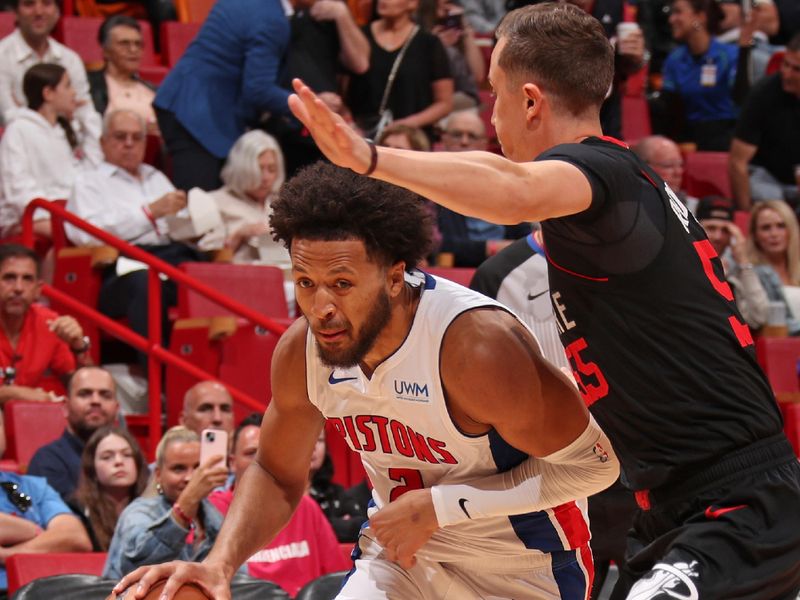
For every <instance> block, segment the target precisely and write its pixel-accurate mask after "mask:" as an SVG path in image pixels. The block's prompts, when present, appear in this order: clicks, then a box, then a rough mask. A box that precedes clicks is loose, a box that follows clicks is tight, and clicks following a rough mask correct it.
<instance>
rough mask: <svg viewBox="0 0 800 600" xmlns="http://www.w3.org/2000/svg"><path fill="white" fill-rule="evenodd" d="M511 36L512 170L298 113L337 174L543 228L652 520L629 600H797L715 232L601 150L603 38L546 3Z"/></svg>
mask: <svg viewBox="0 0 800 600" xmlns="http://www.w3.org/2000/svg"><path fill="white" fill-rule="evenodd" d="M497 36H498V43H497V45H496V46H495V50H494V53H493V55H492V61H491V66H490V71H489V72H490V75H489V78H490V81H491V83H492V86H493V88H494V91H495V93H496V94H497V99H496V102H495V107H494V115H493V118H494V124H495V128H496V130H497V135H498V138H499V140H500V143H501V146H502V147H503V152H504V154H505V155H506V156H507V157H508V158H509V159H511V160H506V159H504V158H502V157H499V156H496V155H490V154H485V153H478V152H476V153H457V154H453V153H446V152H437V153H413V152H408V151H402V150H394V149H389V148H381V149H379V150H378V149H376V148H374V146H371V145H370V144H369V143H368V142H365V141H364V140H362V139H360V138H358V137H357V136H356V135H355V134H353V133H352V132H351V131H350V130H349V129H348V128H347V125H346V124H345V123H344V122H342V121H341V120H340V119H338V118H337V117H336V116H335V115H333V114H332V113H330V111H327V110H326V109H325V107H324V105H323V104H321V103H320V102H318V101H317V100H316V99H315V98H314V95H313V93H312V92H311V90H310V89H309V88H307V87H305V86H304V85H303V84H302V82H299V81H297V82H295V90H296V92H297V95H296V96H292V97H290V100H289V103H290V106H291V108H292V111H293V112H294V114H295V115H296V116H298V118H300V119H301V120H302V121H303V122H304V123H305V124H306V126H307V127H308V128H309V130H310V132H311V134H312V135H313V136H314V138H315V140H316V141H317V143H318V145H319V146H320V148H321V149H322V151H323V152H324V153H325V154H326V155H327V156H328V158H330V159H331V160H332V161H333V162H334V163H336V164H338V165H340V166H344V167H348V168H351V169H352V170H354V171H356V172H358V173H362V174H365V175H372V176H374V177H376V178H379V179H383V180H385V181H388V182H390V183H394V184H399V185H403V186H405V187H407V188H409V189H411V190H413V191H414V192H416V193H418V194H420V195H422V196H425V197H427V198H429V199H431V200H433V201H435V202H437V203H439V204H442V205H444V206H447V207H448V208H451V209H453V210H457V211H459V212H463V213H465V214H468V215H470V216H475V217H479V218H482V219H487V220H493V221H495V222H502V223H514V222H519V221H541V222H542V227H543V231H544V238H545V240H546V242H547V245H546V248H547V259H548V263H549V278H550V296H551V299H552V302H553V308H554V311H555V315H556V319H557V321H558V323H559V329H560V333H561V339H562V342H563V344H564V347H565V350H566V353H567V356H568V358H569V360H570V364H571V367H572V371H573V374H574V375H575V379H576V381H577V383H578V386H579V389H580V391H581V393H582V395H583V398H584V400H585V402H586V403H587V404H588V405H589V408H590V410H591V412H592V414H593V415H594V416H595V418H596V419H597V420H598V422H599V423H600V424H601V425H602V426H603V428H604V429H605V430H606V431H608V432H609V437H610V438H611V440H612V443H613V444H614V447H615V450H616V452H617V455H618V456H619V457H620V461H621V463H622V466H623V473H622V478H623V479H622V480H623V483H624V484H625V485H626V486H627V487H628V488H629V489H631V490H633V491H634V492H635V496H636V498H637V502H638V504H639V506H640V509H641V510H640V511H639V513H638V514H637V516H636V518H635V521H634V524H633V530H632V532H631V534H630V536H629V540H628V552H627V557H628V562H627V565H626V568H625V569H624V570H623V572H622V573H621V578H620V582H619V584H618V586H617V588H616V589H615V592H614V598H615V599H616V598H625V597H626V595H628V594H630V595H629V596H627V597H629V598H636V599H637V600H639V599H641V600H645V599H662V598H675V597H681V598H702V599H706V598H708V599H711V598H715V599H718V598H725V599H731V598H750V599H753V600H756V599H757V600H766V599H777V598H794V596H795V595H796V594H797V592H798V591H800V569H798V565H800V465H798V462H797V459H796V457H795V456H794V453H793V452H792V449H791V446H790V445H789V442H788V440H787V439H786V436H785V435H784V434H783V432H782V421H781V416H780V413H779V411H778V408H777V405H776V403H775V399H774V397H773V395H772V392H771V390H770V387H769V383H768V381H767V380H766V378H765V376H764V374H763V373H762V372H761V370H760V369H759V367H758V365H757V363H756V361H755V353H754V348H753V340H752V337H751V335H750V331H749V330H748V328H747V325H746V324H744V322H743V321H742V318H741V315H740V314H739V313H738V311H737V309H736V305H735V302H734V298H733V293H732V291H731V289H730V286H729V285H728V283H727V282H726V281H725V276H724V273H723V269H722V264H721V262H720V259H719V257H718V256H717V255H716V253H715V252H714V249H713V247H712V246H711V244H710V242H709V241H708V239H707V238H706V236H705V234H704V233H703V230H702V228H701V227H700V225H699V224H698V223H697V221H696V220H695V219H694V217H692V215H691V214H689V212H688V211H687V210H686V207H685V206H684V205H683V204H682V203H681V202H680V201H679V200H678V198H677V197H676V196H675V194H674V192H673V191H672V190H671V189H670V188H669V186H668V185H666V184H665V183H664V181H663V180H661V179H660V178H659V177H658V175H656V174H655V172H653V171H652V170H651V169H650V168H649V167H648V166H647V165H645V164H644V163H642V162H641V161H640V160H639V159H638V158H637V157H636V156H635V155H634V154H633V153H632V152H630V150H629V149H628V148H627V146H626V145H625V144H623V143H621V142H618V141H616V140H613V139H610V138H605V137H603V135H602V130H601V128H600V120H599V108H600V105H601V103H602V101H603V99H604V97H605V95H606V92H607V91H608V88H609V85H610V83H611V79H612V76H613V50H612V48H611V46H610V44H609V43H608V41H607V40H606V37H605V35H604V33H603V31H602V28H601V27H600V25H599V23H598V22H597V21H596V20H595V19H593V18H592V17H590V16H588V15H586V14H585V13H583V12H582V11H580V10H578V9H576V8H574V7H572V6H569V5H564V4H540V5H536V6H531V7H526V8H523V9H520V10H518V11H514V12H513V13H509V15H507V16H506V18H505V19H504V21H503V22H502V23H501V25H500V26H499V28H498V31H497ZM487 198H491V200H492V201H491V202H487V201H486V199H487ZM412 534H413V532H410V531H409V532H408V535H409V536H410V535H412Z"/></svg>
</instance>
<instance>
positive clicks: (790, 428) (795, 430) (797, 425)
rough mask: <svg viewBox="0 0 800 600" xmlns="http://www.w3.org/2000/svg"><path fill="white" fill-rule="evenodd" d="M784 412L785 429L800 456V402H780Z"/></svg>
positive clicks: (779, 404) (796, 453)
mask: <svg viewBox="0 0 800 600" xmlns="http://www.w3.org/2000/svg"><path fill="white" fill-rule="evenodd" d="M778 406H780V408H781V414H783V431H784V433H786V437H788V438H789V441H790V442H791V443H792V447H793V448H794V453H795V455H797V456H800V402H778Z"/></svg>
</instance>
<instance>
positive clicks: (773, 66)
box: [765, 50, 786, 75]
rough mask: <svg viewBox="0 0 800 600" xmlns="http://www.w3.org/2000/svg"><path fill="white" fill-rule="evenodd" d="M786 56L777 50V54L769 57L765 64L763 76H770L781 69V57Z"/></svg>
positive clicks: (782, 51) (783, 52) (774, 53)
mask: <svg viewBox="0 0 800 600" xmlns="http://www.w3.org/2000/svg"><path fill="white" fill-rule="evenodd" d="M784 56H786V51H785V50H778V51H777V52H773V53H772V56H770V57H769V62H768V63H767V69H766V72H765V74H766V75H772V74H774V73H777V72H778V70H779V69H780V68H781V65H782V64H783V57H784Z"/></svg>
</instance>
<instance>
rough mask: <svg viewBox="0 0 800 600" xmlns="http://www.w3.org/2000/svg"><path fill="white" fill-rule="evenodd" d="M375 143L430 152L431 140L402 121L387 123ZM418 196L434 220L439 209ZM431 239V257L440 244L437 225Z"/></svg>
mask: <svg viewBox="0 0 800 600" xmlns="http://www.w3.org/2000/svg"><path fill="white" fill-rule="evenodd" d="M375 143H376V144H378V145H379V146H386V147H387V148H400V149H401V150H417V151H419V152H430V149H431V142H430V140H429V139H428V136H427V135H425V132H424V131H423V130H422V129H420V128H419V127H411V126H410V125H404V124H403V123H390V124H389V125H387V126H386V127H385V128H384V130H383V131H382V132H381V134H380V135H379V136H378V139H377V140H375ZM420 198H421V199H422V202H424V203H425V208H426V210H427V211H428V213H430V215H431V216H432V217H433V219H434V221H435V220H436V215H437V214H438V212H437V211H438V210H439V209H438V208H437V207H436V205H435V204H433V202H431V201H429V200H426V199H425V198H422V197H421V196H420ZM431 240H432V243H431V257H433V255H435V254H436V253H437V252H438V251H439V248H440V247H441V245H442V232H441V231H439V227H438V226H437V225H434V226H433V231H432V232H431Z"/></svg>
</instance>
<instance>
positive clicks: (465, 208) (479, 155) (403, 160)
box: [289, 79, 592, 224]
mask: <svg viewBox="0 0 800 600" xmlns="http://www.w3.org/2000/svg"><path fill="white" fill-rule="evenodd" d="M292 83H293V86H294V89H295V92H296V93H295V94H293V95H292V96H290V97H289V107H290V108H291V109H292V112H293V113H294V115H295V116H296V117H297V118H298V119H300V121H302V122H303V124H304V125H305V126H306V128H307V129H308V130H309V132H310V133H311V136H312V137H313V138H314V141H315V142H316V143H317V146H319V149H320V150H321V151H322V153H323V154H325V156H327V157H328V159H329V160H330V161H331V162H333V163H334V164H337V165H339V166H341V167H347V168H349V169H352V170H353V171H355V172H356V173H366V172H367V171H368V170H369V168H370V164H371V159H372V156H371V150H370V147H369V145H368V144H367V142H366V141H365V140H364V139H363V138H361V137H360V136H359V135H358V134H357V133H356V132H355V131H353V130H352V128H350V127H349V126H348V125H347V124H346V123H345V122H344V120H343V119H342V118H341V117H340V116H339V115H337V114H335V113H334V112H332V111H331V110H330V109H329V108H328V107H327V106H326V105H325V103H323V102H322V101H321V100H320V99H319V98H318V97H317V96H316V95H315V94H314V92H313V91H312V90H311V89H310V88H309V87H308V86H306V85H305V84H303V82H302V81H300V80H299V79H295V80H294V81H293V82H292ZM520 126H522V124H521V125H520ZM375 152H376V153H377V155H376V157H377V162H376V165H375V170H374V171H373V172H372V175H371V176H372V177H375V178H377V179H382V180H383V181H388V182H389V183H393V184H395V185H399V186H402V187H405V188H408V189H410V190H411V191H413V192H416V193H417V194H420V195H422V196H424V197H426V198H429V199H430V200H433V201H434V202H436V203H437V204H441V205H442V206H446V207H447V208H449V209H452V210H454V211H456V212H459V213H461V214H465V215H469V216H473V217H478V218H480V219H484V220H486V221H491V222H494V223H502V224H516V223H522V222H524V221H542V220H544V219H548V218H553V217H560V216H564V215H570V214H575V213H578V212H581V211H583V210H586V209H587V208H588V207H589V205H590V203H591V199H592V192H591V187H590V185H589V181H588V180H587V179H586V176H585V175H584V174H583V173H582V172H581V171H580V170H579V169H578V168H577V167H575V166H573V165H571V164H569V163H566V162H563V161H556V160H550V161H540V162H520V163H516V162H512V161H510V160H508V159H506V158H503V157H502V156H498V155H496V154H493V153H491V152H414V151H411V150H396V149H394V148H377V149H375ZM534 158H535V156H530V157H527V158H526V161H532V160H533V159H534ZM487 199H491V202H489V201H487Z"/></svg>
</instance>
